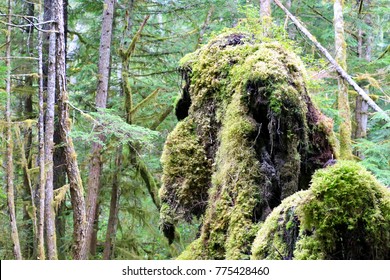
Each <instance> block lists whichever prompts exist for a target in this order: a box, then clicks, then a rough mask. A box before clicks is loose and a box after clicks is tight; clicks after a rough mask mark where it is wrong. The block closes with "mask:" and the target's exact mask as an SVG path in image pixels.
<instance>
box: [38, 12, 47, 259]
mask: <svg viewBox="0 0 390 280" xmlns="http://www.w3.org/2000/svg"><path fill="white" fill-rule="evenodd" d="M39 7H41V5H39ZM42 19H43V16H42V12H41V8H40V10H39V21H42ZM42 44H43V34H42V31H39V32H38V75H39V88H38V106H39V116H38V135H39V144H38V145H39V146H38V149H39V157H38V161H39V162H38V165H39V191H38V197H39V207H38V230H37V231H38V232H37V258H38V259H40V260H44V259H45V247H44V227H45V136H44V135H45V131H44V105H43V104H44V100H43V99H44V96H43V54H42Z"/></svg>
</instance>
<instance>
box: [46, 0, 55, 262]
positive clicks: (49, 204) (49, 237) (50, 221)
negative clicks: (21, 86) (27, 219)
mask: <svg viewBox="0 0 390 280" xmlns="http://www.w3.org/2000/svg"><path fill="white" fill-rule="evenodd" d="M52 4H53V3H52ZM52 11H53V12H52V15H55V12H54V11H55V6H54V5H53V6H52ZM54 19H55V18H52V20H54ZM55 30H56V25H55V24H54V23H53V24H51V26H50V37H49V56H48V77H47V98H46V116H45V166H46V186H45V231H46V244H47V254H48V258H49V259H57V241H56V239H57V238H56V230H55V214H54V208H53V152H54V139H53V135H54V114H55V94H56V33H55V32H54V31H55Z"/></svg>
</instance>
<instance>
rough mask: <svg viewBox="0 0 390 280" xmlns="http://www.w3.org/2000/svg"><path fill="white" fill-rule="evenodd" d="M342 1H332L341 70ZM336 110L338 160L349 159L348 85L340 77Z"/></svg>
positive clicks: (343, 45) (344, 60)
mask: <svg viewBox="0 0 390 280" xmlns="http://www.w3.org/2000/svg"><path fill="white" fill-rule="evenodd" d="M343 1H344V0H334V5H333V12H334V30H335V59H336V61H337V63H338V64H339V65H340V66H341V67H342V68H343V70H346V69H347V43H346V42H345V36H344V18H343ZM337 82H338V110H339V116H340V119H341V123H340V130H339V133H340V136H339V141H340V158H342V159H350V158H351V157H352V143H351V138H352V125H351V116H350V108H349V99H348V84H347V82H346V81H345V80H343V79H342V77H340V76H339V77H338V79H337Z"/></svg>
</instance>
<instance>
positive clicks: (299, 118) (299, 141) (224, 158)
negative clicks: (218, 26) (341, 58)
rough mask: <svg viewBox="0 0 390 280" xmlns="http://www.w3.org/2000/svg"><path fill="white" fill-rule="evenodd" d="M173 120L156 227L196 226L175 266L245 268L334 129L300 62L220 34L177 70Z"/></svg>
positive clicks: (277, 47)
mask: <svg viewBox="0 0 390 280" xmlns="http://www.w3.org/2000/svg"><path fill="white" fill-rule="evenodd" d="M181 72H182V75H183V78H184V80H185V85H184V87H183V94H182V98H181V99H180V100H179V102H178V105H177V108H176V114H177V116H178V118H179V119H180V120H181V122H179V124H178V125H177V126H176V128H175V129H174V130H173V131H172V133H171V134H170V135H169V136H168V139H167V141H166V145H165V148H164V151H163V156H162V160H161V161H162V164H163V179H162V180H163V186H162V188H161V191H160V196H161V200H162V208H161V212H160V213H161V225H162V229H163V231H164V233H165V235H166V236H167V237H168V238H169V239H170V241H171V242H172V241H173V239H174V238H175V224H176V223H178V222H179V221H180V220H181V219H184V220H187V221H190V220H191V219H192V217H193V216H197V217H203V218H202V219H203V220H202V226H201V230H200V237H199V238H198V239H197V240H196V241H194V243H193V244H191V245H190V248H188V249H187V251H186V252H184V253H183V254H182V255H181V257H180V258H191V259H248V258H249V256H250V255H251V247H252V242H253V240H254V238H255V235H256V233H257V231H258V229H259V225H260V224H261V223H262V222H263V221H264V220H265V218H266V217H267V216H268V214H269V213H270V212H271V211H272V209H273V208H275V207H276V206H278V205H279V204H280V203H281V201H282V199H284V198H286V197H288V196H290V195H292V194H294V193H295V192H297V191H299V190H302V189H307V188H308V186H309V182H310V179H311V176H312V174H313V173H314V171H315V170H316V169H318V168H321V167H323V165H324V164H325V163H326V162H327V161H328V160H330V159H332V158H333V156H334V153H335V151H334V148H333V145H332V141H333V136H332V122H331V120H329V119H328V118H326V117H325V116H324V115H322V114H321V113H320V112H319V110H318V109H317V108H316V107H315V106H314V105H313V103H312V102H311V100H310V97H309V95H308V93H307V91H306V86H305V78H304V69H303V66H302V62H301V61H300V60H299V59H298V57H297V56H296V55H295V54H294V53H293V52H291V51H288V50H286V49H285V48H284V47H283V46H282V45H281V44H279V43H277V42H268V43H265V42H263V43H262V42H257V41H256V40H255V39H253V36H252V35H249V34H244V33H230V34H224V35H221V36H219V37H217V38H216V39H214V40H212V41H211V42H210V43H209V44H208V45H206V46H204V47H203V48H201V49H200V50H198V51H197V52H195V53H192V54H189V55H187V56H186V57H185V58H183V60H182V62H181Z"/></svg>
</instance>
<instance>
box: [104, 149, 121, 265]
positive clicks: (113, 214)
mask: <svg viewBox="0 0 390 280" xmlns="http://www.w3.org/2000/svg"><path fill="white" fill-rule="evenodd" d="M121 166H122V146H119V147H118V149H117V152H116V157H115V173H114V175H113V179H112V190H111V201H110V215H109V218H108V225H107V232H106V242H105V243H104V251H103V259H105V260H110V259H112V256H113V255H114V243H115V238H116V230H117V225H118V212H119V197H120V187H119V182H120V175H121Z"/></svg>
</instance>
